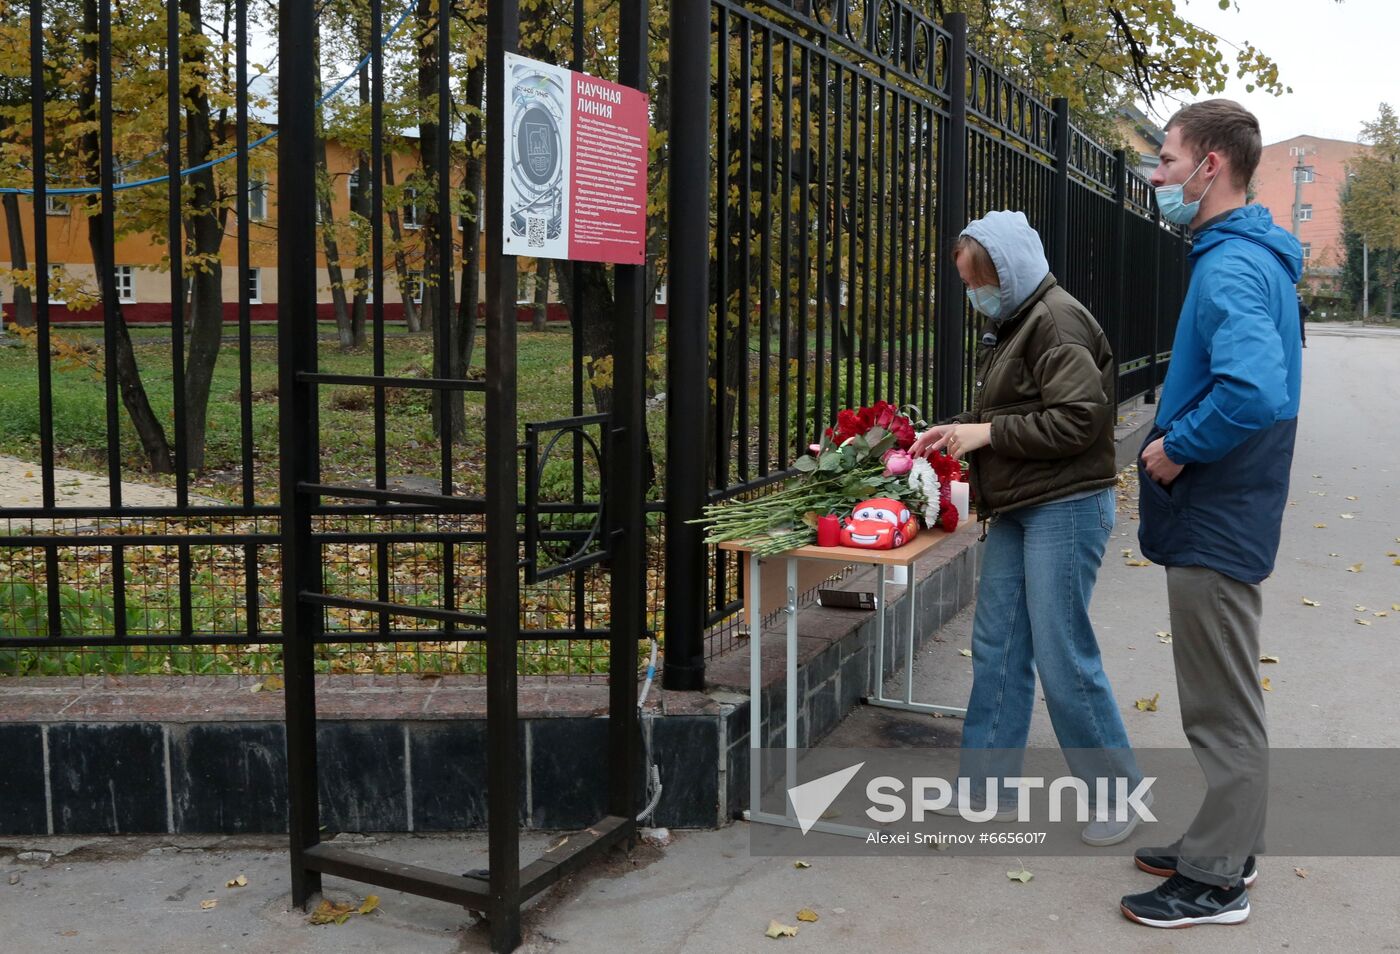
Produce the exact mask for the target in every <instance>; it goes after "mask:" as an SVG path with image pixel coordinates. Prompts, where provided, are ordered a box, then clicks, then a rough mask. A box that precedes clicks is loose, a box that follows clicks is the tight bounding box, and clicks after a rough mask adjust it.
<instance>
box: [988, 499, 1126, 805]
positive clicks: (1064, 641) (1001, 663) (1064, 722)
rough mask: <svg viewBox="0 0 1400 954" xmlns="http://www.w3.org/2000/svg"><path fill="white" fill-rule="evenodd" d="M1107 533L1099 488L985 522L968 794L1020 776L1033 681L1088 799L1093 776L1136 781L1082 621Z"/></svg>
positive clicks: (1108, 507) (1107, 509)
mask: <svg viewBox="0 0 1400 954" xmlns="http://www.w3.org/2000/svg"><path fill="white" fill-rule="evenodd" d="M1113 525H1114V493H1113V488H1111V487H1109V488H1106V489H1104V490H1103V491H1101V492H1099V493H1096V494H1094V495H1092V496H1089V497H1082V498H1080V499H1078V500H1067V501H1058V500H1052V501H1050V502H1049V503H1045V504H1040V505H1038V506H1033V507H1025V508H1022V509H1018V510H1012V511H1010V512H1008V513H1004V514H999V515H997V516H996V517H995V518H993V520H992V524H991V528H990V529H989V530H988V532H987V540H986V543H985V544H984V545H983V550H982V576H981V581H980V582H979V583H978V588H977V610H976V615H975V617H974V619H973V624H972V696H971V698H970V699H969V700H968V703H967V718H966V721H965V722H964V725H963V735H962V746H963V751H962V765H963V774H964V775H968V776H970V777H971V778H972V779H973V780H974V781H973V786H974V788H976V787H978V782H977V780H980V779H984V778H987V777H989V776H990V777H1005V776H1010V775H1017V774H1019V773H1020V769H1021V753H1022V752H1023V750H1024V749H1025V745H1026V737H1027V734H1028V733H1029V731H1030V724H1031V709H1032V707H1033V706H1034V704H1035V679H1036V673H1037V672H1038V673H1039V674H1040V683H1041V687H1042V688H1043V690H1044V693H1045V703H1046V708H1048V709H1049V711H1050V721H1051V724H1052V725H1053V726H1054V728H1055V736H1056V738H1057V739H1058V740H1059V743H1060V747H1061V748H1062V749H1064V750H1065V756H1066V760H1067V761H1068V762H1069V765H1070V769H1071V770H1072V771H1073V772H1074V774H1075V775H1077V776H1079V777H1080V778H1082V779H1084V780H1085V781H1086V782H1087V783H1088V788H1089V791H1090V793H1092V792H1093V791H1094V788H1095V786H1094V782H1093V779H1095V778H1098V777H1123V778H1126V779H1128V780H1129V781H1128V785H1129V787H1130V788H1131V787H1132V786H1135V785H1136V784H1137V782H1139V781H1141V778H1142V776H1141V773H1140V772H1139V771H1138V768H1137V762H1136V759H1134V757H1133V753H1132V750H1131V749H1130V748H1129V745H1128V734H1127V732H1126V730H1125V729H1124V728H1123V718H1122V716H1121V715H1120V714H1119V712H1118V704H1117V702H1116V701H1115V700H1114V698H1113V689H1112V687H1111V686H1109V684H1108V676H1107V675H1106V674H1105V673H1104V670H1103V660H1102V658H1101V657H1100V655H1099V644H1098V640H1097V639H1096V638H1095V637H1094V627H1093V624H1092V623H1091V622H1090V620H1089V598H1090V597H1091V596H1092V595H1093V592H1094V582H1095V580H1096V579H1097V577H1098V573H1099V565H1100V564H1101V563H1102V562H1103V555H1104V548H1105V547H1106V546H1107V544H1108V538H1109V536H1110V534H1111V533H1112V531H1113ZM978 750H997V751H996V752H979V751H978ZM1110 791H1112V788H1110ZM1110 801H1113V799H1112V798H1111V796H1110Z"/></svg>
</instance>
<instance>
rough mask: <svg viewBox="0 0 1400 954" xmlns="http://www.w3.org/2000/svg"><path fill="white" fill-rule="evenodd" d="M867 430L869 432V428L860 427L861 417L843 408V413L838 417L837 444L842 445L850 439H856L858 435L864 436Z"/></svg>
mask: <svg viewBox="0 0 1400 954" xmlns="http://www.w3.org/2000/svg"><path fill="white" fill-rule="evenodd" d="M867 430H869V428H868V427H861V426H860V417H859V415H857V414H856V412H855V411H852V410H851V409H850V408H843V409H842V410H841V412H840V413H838V414H837V415H836V438H835V442H836V443H837V444H840V443H842V442H843V441H845V440H847V439H848V438H851V437H855V436H856V435H857V434H864V433H865V432H866V431H867Z"/></svg>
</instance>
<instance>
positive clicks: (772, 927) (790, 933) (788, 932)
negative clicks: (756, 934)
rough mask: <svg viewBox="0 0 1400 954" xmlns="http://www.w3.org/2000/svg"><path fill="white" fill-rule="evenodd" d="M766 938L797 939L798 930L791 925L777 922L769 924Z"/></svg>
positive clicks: (765, 933)
mask: <svg viewBox="0 0 1400 954" xmlns="http://www.w3.org/2000/svg"><path fill="white" fill-rule="evenodd" d="M763 936H764V937H774V938H777V937H797V928H796V927H794V926H792V925H789V924H779V923H778V922H777V921H769V922H768V930H767V931H764V932H763Z"/></svg>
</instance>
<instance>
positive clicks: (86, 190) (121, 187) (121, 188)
mask: <svg viewBox="0 0 1400 954" xmlns="http://www.w3.org/2000/svg"><path fill="white" fill-rule="evenodd" d="M412 12H413V7H412V6H409V7H408V8H407V9H406V10H404V12H403V15H402V16H400V17H399V19H398V22H397V23H395V24H394V25H393V27H392V28H391V29H390V30H389V32H388V34H387V35H386V36H384V37H383V38H382V39H381V40H380V45H381V46H382V45H384V44H386V43H388V42H389V41H390V40H392V39H393V38H394V35H395V34H397V33H398V32H399V28H400V27H402V26H403V25H404V22H405V21H406V20H408V16H409V14H411V13H412ZM373 55H374V52H373V51H372V50H371V51H370V52H369V53H366V54H365V55H364V57H363V58H361V60H360V62H358V63H356V64H355V68H354V69H352V70H351V71H350V72H349V73H347V74H345V76H343V77H341V79H340V81H339V82H337V83H336V84H335V85H334V86H332V87H331V89H330V91H329V92H327V93H325V94H324V95H323V96H322V97H321V98H320V99H318V100H316V105H315V107H314V108H315V109H320V108H321V107H322V106H324V105H325V104H326V103H328V102H330V101H331V100H332V99H333V98H335V96H337V95H338V94H339V93H340V91H341V90H342V89H344V88H345V84H346V83H348V82H350V80H351V79H353V78H354V77H355V75H356V74H358V73H359V72H360V70H362V69H364V68H365V65H366V64H368V63H369V61H370V57H371V56H373ZM258 75H259V76H266V75H267V74H266V73H260V74H258ZM257 78H258V77H257V76H255V77H253V79H257ZM280 132H281V130H274V131H273V132H270V133H268V134H267V135H266V136H263V137H262V138H260V139H256V140H254V141H253V142H250V143H248V149H249V150H253V149H256V148H257V147H258V146H261V145H262V144H263V143H265V142H269V141H271V140H273V139H276V138H277V136H278V134H279V133H280ZM236 158H238V151H237V150H234V151H233V152H231V153H229V154H228V155H226V156H220V157H219V158H217V159H210V160H209V161H208V162H202V163H200V164H199V165H197V166H191V167H190V168H188V169H181V170H180V178H182V179H183V178H184V177H185V176H190V175H194V174H195V173H196V172H203V171H204V170H205V169H212V168H214V167H215V166H218V165H222V164H223V163H225V162H228V161H229V160H230V159H236ZM169 181H170V175H169V174H168V173H167V174H166V175H163V176H156V177H155V178H153V179H139V180H137V181H136V182H122V183H117V184H114V185H113V186H112V191H113V192H125V191H126V190H128V189H140V188H143V187H145V186H148V185H156V184H158V183H161V182H169ZM101 191H102V189H101V187H97V188H94V187H92V186H65V187H61V188H57V189H45V190H44V192H45V194H46V195H96V194H98V193H99V192H101ZM33 194H34V190H33V189H15V188H10V187H5V188H0V195H33Z"/></svg>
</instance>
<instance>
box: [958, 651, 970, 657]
mask: <svg viewBox="0 0 1400 954" xmlns="http://www.w3.org/2000/svg"><path fill="white" fill-rule="evenodd" d="M958 655H959V656H971V655H972V650H970V649H959V650H958Z"/></svg>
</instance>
